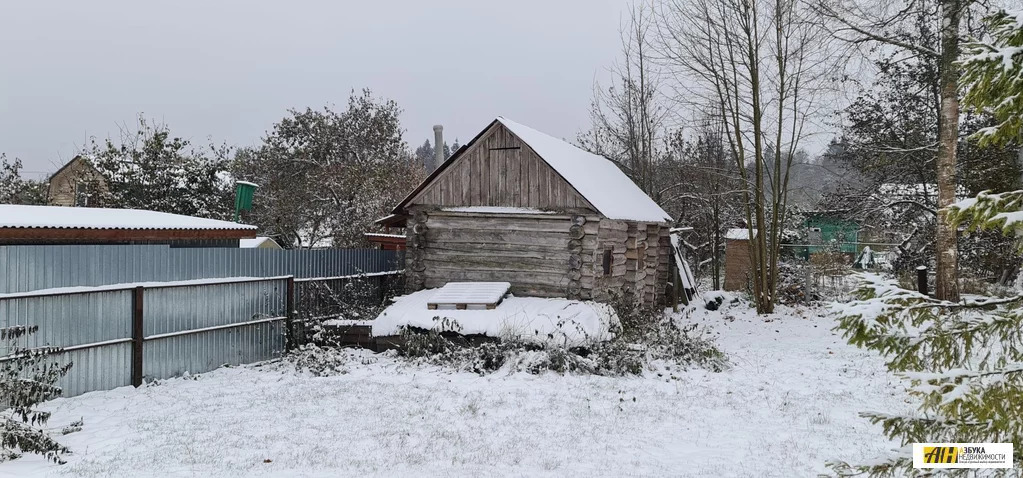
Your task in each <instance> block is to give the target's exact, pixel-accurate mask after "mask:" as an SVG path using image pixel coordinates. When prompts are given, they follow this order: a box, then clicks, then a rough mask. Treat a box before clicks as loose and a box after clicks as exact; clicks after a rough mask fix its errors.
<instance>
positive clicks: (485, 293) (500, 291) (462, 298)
mask: <svg viewBox="0 0 1023 478" xmlns="http://www.w3.org/2000/svg"><path fill="white" fill-rule="evenodd" d="M509 288H511V284H510V283H508V282H448V283H447V284H444V287H441V288H440V289H437V290H436V291H435V292H434V293H433V295H432V296H431V297H430V300H429V301H428V302H427V303H426V307H427V308H428V309H430V310H436V309H440V310H485V309H493V308H496V307H497V304H500V303H501V300H503V299H504V295H505V294H507V293H508V289H509Z"/></svg>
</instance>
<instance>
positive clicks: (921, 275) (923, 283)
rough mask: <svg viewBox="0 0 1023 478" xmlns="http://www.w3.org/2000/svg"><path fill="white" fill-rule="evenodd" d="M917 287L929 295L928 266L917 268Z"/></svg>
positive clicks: (922, 292)
mask: <svg viewBox="0 0 1023 478" xmlns="http://www.w3.org/2000/svg"><path fill="white" fill-rule="evenodd" d="M916 288H917V290H919V291H920V293H921V294H923V295H927V266H919V267H917V268H916Z"/></svg>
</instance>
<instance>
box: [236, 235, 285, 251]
mask: <svg viewBox="0 0 1023 478" xmlns="http://www.w3.org/2000/svg"><path fill="white" fill-rule="evenodd" d="M238 247H240V248H242V249H283V247H281V245H280V244H278V243H277V241H275V240H273V238H270V237H263V236H259V237H256V238H255V239H241V240H239V242H238Z"/></svg>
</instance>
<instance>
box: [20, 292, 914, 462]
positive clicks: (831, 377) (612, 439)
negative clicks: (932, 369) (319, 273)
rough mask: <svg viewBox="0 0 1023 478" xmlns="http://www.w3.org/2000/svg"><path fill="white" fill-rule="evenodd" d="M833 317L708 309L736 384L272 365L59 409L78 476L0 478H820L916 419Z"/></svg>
mask: <svg viewBox="0 0 1023 478" xmlns="http://www.w3.org/2000/svg"><path fill="white" fill-rule="evenodd" d="M821 315H822V313H821V312H819V311H816V310H802V309H785V310H783V311H782V312H781V313H780V314H778V315H776V316H774V317H770V318H768V319H766V320H765V319H763V318H760V317H756V316H755V315H754V314H753V313H752V312H751V311H749V310H748V309H747V308H744V307H724V308H722V309H721V310H718V311H714V312H707V311H702V310H701V311H699V313H698V314H696V315H694V316H693V317H691V318H690V319H689V320H692V321H696V322H699V323H701V324H705V325H707V326H708V327H709V328H710V332H709V333H711V334H712V335H714V336H715V337H716V338H717V342H718V345H719V347H720V348H721V349H722V350H723V351H725V352H726V353H728V354H729V355H730V359H731V362H732V363H733V367H732V368H731V369H729V370H728V371H725V372H721V373H714V372H709V371H705V370H688V371H681V370H671V371H662V372H661V376H658V375H657V374H655V373H651V374H649V375H648V376H645V377H627V378H608V377H598V376H580V375H567V376H562V375H556V374H544V375H530V374H526V373H505V372H500V371H499V372H497V373H494V374H489V375H485V376H479V375H474V374H469V373H460V372H452V371H450V370H447V369H441V368H436V367H431V366H413V365H408V364H406V363H404V362H401V361H398V360H395V359H393V358H391V357H389V356H385V355H377V354H372V353H368V352H348V353H349V354H350V356H349V357H348V360H347V363H346V364H343V365H342V366H343V367H344V368H345V369H346V370H347V373H343V374H338V375H329V376H325V377H318V376H315V375H314V374H310V373H297V372H295V371H294V369H293V368H292V367H290V366H288V365H286V364H282V363H269V364H260V365H255V366H247V367H238V368H225V369H220V370H217V371H214V372H211V373H207V374H203V375H200V376H196V377H190V378H181V379H174V380H168V381H166V382H163V383H161V384H158V385H153V386H147V387H144V388H141V389H138V390H135V389H131V388H122V389H117V390H113V391H109V392H95V393H89V394H85V395H82V396H79V397H76V398H72V399H59V400H56V401H53V402H51V403H49V404H48V405H47V409H49V410H52V411H53V412H54V416H53V418H52V419H51V424H54V425H59V424H62V423H65V422H70V421H73V420H75V419H78V418H84V420H85V427H84V429H83V430H82V431H81V432H78V433H74V434H71V435H67V436H65V437H62V439H63V442H64V443H66V444H67V445H68V446H70V447H71V448H72V449H73V450H74V451H75V454H74V455H70V456H68V457H67V459H68V464H67V465H64V466H56V465H51V464H47V463H45V462H44V461H43V460H41V459H39V458H37V457H26V458H24V459H21V460H18V461H15V462H10V463H3V464H0V476H451V475H455V476H474V475H484V476H692V477H802V476H814V475H815V474H816V473H819V472H823V471H826V469H825V468H824V463H825V462H826V461H827V460H830V459H845V460H853V461H857V460H865V459H869V458H872V457H874V456H876V455H880V454H881V452H882V451H883V450H885V449H886V448H890V447H892V444H889V443H886V442H885V441H884V439H883V437H882V436H881V434H880V430H879V428H877V427H875V426H872V425H870V424H869V423H867V422H866V421H865V420H863V419H861V418H859V417H858V416H857V412H859V411H862V410H883V411H891V412H903V411H907V410H909V409H912V408H914V406H913V404H911V403H908V402H907V401H906V398H905V397H906V396H905V393H904V391H903V390H904V389H903V387H902V385H901V383H900V382H898V380H897V379H895V378H893V377H892V376H891V375H889V374H888V373H886V372H885V371H884V367H883V364H882V361H881V360H880V359H879V358H878V357H876V356H873V355H871V354H870V353H869V352H864V351H861V350H858V349H855V348H852V347H850V346H848V345H846V344H845V343H844V342H843V341H842V340H841V338H840V337H838V336H837V335H835V334H834V333H833V332H831V330H830V329H831V327H832V326H833V321H832V319H829V318H823V317H821ZM672 376H674V377H675V378H672Z"/></svg>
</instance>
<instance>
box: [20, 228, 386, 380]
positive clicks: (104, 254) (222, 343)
mask: <svg viewBox="0 0 1023 478" xmlns="http://www.w3.org/2000/svg"><path fill="white" fill-rule="evenodd" d="M400 261H401V255H400V253H396V252H395V251H380V250H373V249H330V250H311V251H309V250H304V251H297V250H288V251H275V250H263V249H225V248H209V249H171V248H169V247H166V246H149V245H145V246H141V245H140V246H0V270H5V271H6V272H7V273H6V275H5V276H3V277H2V278H0V288H2V290H0V329H3V328H7V327H12V326H28V327H32V326H38V332H37V333H35V334H32V335H29V336H28V337H26V338H24V339H23V343H22V344H21V345H22V346H27V347H42V346H51V347H59V348H61V349H62V352H60V353H59V354H56V355H55V356H54V357H53V358H54V359H55V360H57V361H59V362H61V363H68V362H72V363H73V364H74V365H73V366H72V368H71V371H70V372H69V373H68V375H67V376H65V377H64V378H63V379H62V380H61V382H60V383H59V385H61V387H62V388H63V389H64V395H65V396H74V395H79V394H82V393H85V392H89V391H94V390H109V389H113V388H116V387H121V386H125V385H132V384H135V385H138V384H140V383H141V382H142V381H143V380H159V379H165V378H170V377H175V376H180V375H181V374H183V373H185V372H189V373H203V372H208V371H210V370H213V369H215V368H217V367H220V366H222V365H225V364H242V363H251V362H257V361H261V360H268V359H271V358H273V357H276V356H279V354H280V352H281V351H283V350H284V348H285V346H286V344H287V343H288V342H287V340H286V338H287V336H288V332H289V331H290V332H291V335H292V338H293V339H294V338H295V336H296V332H303V331H304V330H305V328H306V326H307V325H308V324H309V323H311V322H314V321H318V320H322V319H324V318H326V317H329V316H330V314H333V315H335V316H336V315H340V313H342V312H345V311H347V309H348V308H349V302H351V303H352V304H357V303H358V302H359V301H364V300H365V301H369V302H372V301H373V300H377V301H378V302H379V300H382V297H383V295H384V287H385V286H386V281H385V280H384V279H388V278H396V279H397V278H400V273H398V272H396V271H395V270H396V269H399V268H400V267H399V264H400ZM388 271H391V272H388ZM352 275H358V277H350V276H352ZM365 275H369V276H370V277H365ZM339 276H345V277H339ZM295 278H300V279H297V280H296V279H295ZM353 281H357V282H358V283H360V284H365V285H367V286H368V287H369V288H368V289H364V288H361V287H360V288H356V289H355V290H357V291H364V292H361V294H362V295H357V296H356V295H353V294H352V293H351V292H349V290H348V289H346V288H345V287H348V286H349V285H351V284H352V283H353ZM139 282H143V283H145V284H133V283H139ZM343 286H344V287H343ZM65 287H71V289H57V288H65ZM40 289H51V290H40ZM349 296H351V297H349ZM363 296H365V297H363ZM324 298H330V299H332V301H326V300H325V299H324ZM306 309H307V310H306ZM296 317H297V318H296ZM296 328H298V329H299V330H296ZM5 347H6V344H5V343H3V342H0V360H4V357H5V356H9V354H10V352H11V351H10V350H7V349H5Z"/></svg>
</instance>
